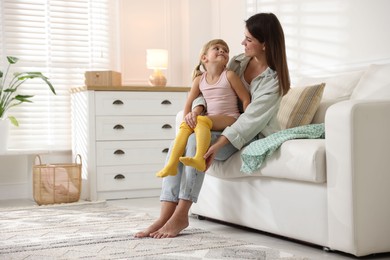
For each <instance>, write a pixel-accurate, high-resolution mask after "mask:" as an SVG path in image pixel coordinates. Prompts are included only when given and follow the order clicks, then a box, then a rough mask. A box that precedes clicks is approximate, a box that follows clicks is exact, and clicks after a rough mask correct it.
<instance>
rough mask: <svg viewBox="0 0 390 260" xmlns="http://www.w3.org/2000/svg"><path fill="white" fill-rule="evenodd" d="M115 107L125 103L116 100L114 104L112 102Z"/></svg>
mask: <svg viewBox="0 0 390 260" xmlns="http://www.w3.org/2000/svg"><path fill="white" fill-rule="evenodd" d="M112 104H113V105H123V101H122V100H119V99H117V100H115V101H114V102H112Z"/></svg>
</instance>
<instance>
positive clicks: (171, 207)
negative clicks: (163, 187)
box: [134, 201, 177, 238]
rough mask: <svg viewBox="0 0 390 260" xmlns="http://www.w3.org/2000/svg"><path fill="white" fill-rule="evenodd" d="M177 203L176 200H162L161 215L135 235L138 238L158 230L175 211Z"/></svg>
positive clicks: (148, 235)
mask: <svg viewBox="0 0 390 260" xmlns="http://www.w3.org/2000/svg"><path fill="white" fill-rule="evenodd" d="M176 205H177V204H176V203H175V202H169V201H162V202H161V211H160V217H159V218H158V219H157V220H156V221H155V222H154V223H153V224H152V225H150V226H149V227H148V228H146V229H145V230H143V231H140V232H137V233H135V235H134V237H137V238H143V237H150V236H151V235H150V234H151V233H153V232H156V231H157V230H159V229H160V228H162V227H163V226H164V225H165V224H166V223H167V222H168V220H169V219H170V218H171V216H172V215H173V213H174V212H175V209H176Z"/></svg>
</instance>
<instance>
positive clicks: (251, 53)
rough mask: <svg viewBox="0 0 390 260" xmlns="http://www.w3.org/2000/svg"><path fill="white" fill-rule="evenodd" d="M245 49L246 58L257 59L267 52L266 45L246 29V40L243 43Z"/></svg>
mask: <svg viewBox="0 0 390 260" xmlns="http://www.w3.org/2000/svg"><path fill="white" fill-rule="evenodd" d="M241 44H242V45H244V47H245V56H247V57H256V56H259V55H261V54H262V53H263V52H264V50H265V44H264V43H261V42H259V41H258V40H257V39H256V38H255V37H253V36H252V34H250V32H249V31H248V30H247V29H246V28H245V39H244V40H243V41H242V42H241Z"/></svg>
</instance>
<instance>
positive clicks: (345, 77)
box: [295, 70, 364, 100]
mask: <svg viewBox="0 0 390 260" xmlns="http://www.w3.org/2000/svg"><path fill="white" fill-rule="evenodd" d="M363 73H364V70H359V71H352V72H346V73H341V74H337V75H330V76H325V77H302V78H300V79H298V80H297V81H296V84H295V85H296V86H308V85H313V84H319V83H321V82H324V83H325V84H326V88H325V89H324V93H323V95H322V99H323V100H328V99H330V100H336V99H343V100H345V99H349V97H350V96H351V94H352V92H353V90H354V89H355V87H356V85H357V84H358V82H359V80H360V78H361V77H362V75H363Z"/></svg>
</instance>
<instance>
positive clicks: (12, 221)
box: [0, 202, 303, 260]
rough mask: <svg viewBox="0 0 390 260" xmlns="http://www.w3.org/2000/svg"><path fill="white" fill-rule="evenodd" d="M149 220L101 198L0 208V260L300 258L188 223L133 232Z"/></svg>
mask: <svg viewBox="0 0 390 260" xmlns="http://www.w3.org/2000/svg"><path fill="white" fill-rule="evenodd" d="M153 220H154V218H152V217H150V216H149V215H147V214H144V213H137V212H132V211H130V210H128V209H126V208H119V207H114V206H109V205H107V204H106V203H105V202H99V203H70V204H61V205H52V206H39V207H38V206H37V207H29V208H23V209H7V210H0V259H40V260H41V259H42V260H43V259H189V260H191V259H194V260H195V259H264V260H265V259H267V260H271V259H284V260H291V259H294V260H298V259H299V260H300V259H303V258H297V257H294V256H293V255H292V254H289V253H285V252H280V251H278V250H274V249H271V248H267V247H263V246H259V245H252V244H249V243H247V242H244V241H237V240H231V239H229V238H227V237H223V236H219V235H216V234H213V233H211V232H208V231H205V230H201V229H197V228H191V227H189V228H187V229H186V230H184V231H183V232H182V234H181V235H179V236H178V237H176V238H168V239H152V238H144V239H137V238H134V237H133V235H134V233H135V232H137V231H139V230H142V229H144V228H145V227H147V226H148V225H149V224H150V223H151V222H152V221H153Z"/></svg>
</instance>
